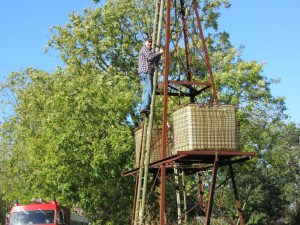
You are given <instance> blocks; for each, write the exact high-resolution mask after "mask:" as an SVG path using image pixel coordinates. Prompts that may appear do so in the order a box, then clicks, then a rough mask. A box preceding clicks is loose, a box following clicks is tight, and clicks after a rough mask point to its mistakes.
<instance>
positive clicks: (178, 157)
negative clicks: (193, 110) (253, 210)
mask: <svg viewBox="0 0 300 225" xmlns="http://www.w3.org/2000/svg"><path fill="white" fill-rule="evenodd" d="M166 2H167V4H166V20H165V23H166V27H165V32H166V39H165V51H164V72H163V83H162V85H163V92H162V94H163V115H162V148H161V156H162V159H161V160H158V161H155V162H152V163H150V164H149V169H153V171H154V172H156V173H157V175H158V174H159V170H160V201H159V202H160V210H159V221H160V222H159V224H160V225H164V224H165V222H166V221H165V219H166V217H165V201H166V179H167V177H166V173H167V170H168V171H170V170H169V169H170V168H174V165H175V163H179V164H182V165H189V166H191V165H193V164H194V163H198V164H207V165H209V164H212V165H210V166H206V167H199V168H192V169H194V171H201V170H208V169H212V180H211V184H210V191H209V199H208V203H207V207H206V209H205V208H204V207H203V204H204V202H203V201H204V200H203V192H204V189H203V186H202V187H201V185H202V178H201V177H200V176H199V185H200V188H199V190H200V197H199V203H200V206H201V209H202V210H203V212H204V213H205V224H206V225H209V224H210V218H211V214H212V208H213V200H214V194H215V188H216V187H215V186H216V179H217V173H218V168H219V167H221V166H225V165H228V166H229V172H230V178H231V182H232V186H233V192H234V196H235V200H236V207H237V209H238V215H239V220H240V224H241V225H244V218H243V213H242V209H241V204H240V200H239V197H238V191H237V186H236V183H235V178H234V173H233V169H232V164H234V163H241V162H244V161H246V160H250V159H251V158H252V157H254V156H255V153H254V152H239V151H226V150H222V149H220V150H213V151H212V150H209V149H208V150H206V151H203V150H202V151H179V152H177V153H176V154H175V155H173V156H170V157H166V147H167V130H168V129H167V119H168V97H169V96H172V93H169V88H170V87H171V88H173V87H172V86H170V84H173V85H183V86H185V87H187V88H188V89H189V91H190V93H189V94H186V93H182V94H183V95H184V96H187V97H189V98H190V101H191V103H193V102H195V96H196V95H197V94H200V93H201V92H202V91H204V90H206V89H208V88H210V89H211V92H212V99H211V102H210V103H211V104H212V105H213V104H215V105H216V106H219V105H220V103H219V100H218V95H217V90H216V87H215V83H214V82H215V81H214V76H213V72H212V68H211V64H210V60H209V55H208V50H207V46H206V43H205V39H204V35H203V30H202V26H201V19H200V16H199V13H198V5H197V1H195V0H194V1H192V6H191V8H193V11H194V14H195V16H196V23H197V26H198V29H199V36H200V40H201V42H202V45H203V49H202V50H203V52H204V56H203V59H204V63H205V65H206V68H207V70H208V74H209V76H210V82H196V81H193V80H192V78H193V77H192V70H191V59H190V47H189V40H188V38H189V37H188V36H189V32H188V29H187V24H186V22H187V21H186V20H187V17H186V14H185V5H184V3H185V1H184V0H180V9H181V10H180V13H181V16H180V17H181V22H182V29H181V32H182V33H183V36H184V46H185V58H186V70H187V74H186V75H187V81H172V80H169V70H170V43H171V41H172V40H171V7H172V5H171V0H166ZM175 10H177V9H175ZM191 11H192V9H191ZM180 36H181V33H180ZM178 41H179V40H176V46H177V45H178ZM175 51H176V47H175ZM193 86H204V87H203V88H202V89H200V90H199V91H196V92H195V90H196V89H194V88H193ZM174 89H176V88H174ZM177 96H179V94H178V95H177ZM236 157H238V158H237V159H236ZM138 170H139V168H136V169H134V170H131V171H127V172H125V173H123V175H124V176H128V175H133V174H136V173H137V172H138ZM182 170H183V171H184V170H185V169H184V168H182ZM135 191H136V190H135ZM134 204H136V199H134Z"/></svg>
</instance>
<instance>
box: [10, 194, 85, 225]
mask: <svg viewBox="0 0 300 225" xmlns="http://www.w3.org/2000/svg"><path fill="white" fill-rule="evenodd" d="M6 224H7V225H29V224H30V225H31V224H32V225H45V224H47V225H88V219H87V218H86V217H84V216H82V215H79V214H76V213H70V210H69V209H68V208H66V207H63V206H61V205H60V204H58V202H57V201H56V200H53V201H51V202H44V201H42V200H40V199H38V200H37V199H34V200H33V201H32V203H31V204H28V205H20V204H19V203H18V202H17V201H16V203H15V205H14V206H13V207H12V208H11V211H10V213H9V214H8V216H7V219H6Z"/></svg>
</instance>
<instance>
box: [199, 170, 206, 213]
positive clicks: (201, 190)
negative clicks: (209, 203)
mask: <svg viewBox="0 0 300 225" xmlns="http://www.w3.org/2000/svg"><path fill="white" fill-rule="evenodd" d="M198 185H199V205H200V210H201V214H202V215H205V204H204V186H203V182H202V174H200V173H198Z"/></svg>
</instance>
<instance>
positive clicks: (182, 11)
mask: <svg viewBox="0 0 300 225" xmlns="http://www.w3.org/2000/svg"><path fill="white" fill-rule="evenodd" d="M175 10H176V9H175ZM180 14H181V20H182V28H183V36H184V46H185V60H186V67H187V68H186V69H187V79H188V81H191V80H192V69H191V57H190V47H189V40H188V31H187V25H186V18H185V5H184V0H180ZM190 92H191V89H190ZM190 100H191V102H192V103H194V102H195V96H191V97H190Z"/></svg>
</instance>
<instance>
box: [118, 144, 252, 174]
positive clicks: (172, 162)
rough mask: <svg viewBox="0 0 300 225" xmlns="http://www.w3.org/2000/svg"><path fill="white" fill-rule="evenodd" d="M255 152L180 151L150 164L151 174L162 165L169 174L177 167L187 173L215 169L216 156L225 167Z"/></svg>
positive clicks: (247, 158)
mask: <svg viewBox="0 0 300 225" xmlns="http://www.w3.org/2000/svg"><path fill="white" fill-rule="evenodd" d="M255 155H256V153H255V152H240V151H222V150H219V151H211V150H208V151H203V150H202V151H178V152H177V154H175V155H172V156H170V157H167V158H165V159H162V160H159V161H155V162H152V163H150V164H149V172H156V171H157V170H158V169H159V167H160V166H161V165H165V166H166V170H167V172H172V169H173V168H174V167H175V166H176V167H177V168H182V169H183V170H185V171H187V172H189V171H190V172H194V171H201V170H208V169H210V168H212V167H213V164H214V162H215V159H216V156H218V161H219V166H225V165H228V164H229V163H230V164H235V163H241V162H244V161H247V160H250V159H252V158H253V157H254V156H255ZM138 171H139V168H135V169H133V170H129V171H126V172H123V174H122V175H123V176H130V175H135V174H136V173H137V172H138Z"/></svg>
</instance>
